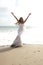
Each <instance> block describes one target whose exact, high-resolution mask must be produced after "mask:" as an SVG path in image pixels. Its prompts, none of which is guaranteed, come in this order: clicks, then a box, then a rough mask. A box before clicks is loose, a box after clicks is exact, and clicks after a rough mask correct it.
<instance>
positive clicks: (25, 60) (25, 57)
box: [0, 44, 43, 65]
mask: <svg viewBox="0 0 43 65" xmlns="http://www.w3.org/2000/svg"><path fill="white" fill-rule="evenodd" d="M0 65H43V45H38V44H37V45H36V44H33V45H32V44H31V45H23V47H18V48H11V47H9V46H7V47H6V46H5V47H4V46H3V47H0Z"/></svg>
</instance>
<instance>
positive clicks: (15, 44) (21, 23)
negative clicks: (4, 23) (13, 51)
mask: <svg viewBox="0 0 43 65" xmlns="http://www.w3.org/2000/svg"><path fill="white" fill-rule="evenodd" d="M11 14H12V15H13V16H14V18H15V19H16V20H17V23H16V24H18V26H19V28H18V35H17V37H16V39H15V40H14V41H13V44H12V45H11V47H14V48H16V47H21V46H22V41H21V38H20V36H21V34H22V32H23V27H24V23H25V22H26V21H27V19H28V17H29V16H30V15H31V13H29V14H28V16H27V18H26V19H25V20H23V18H22V17H20V19H17V17H16V16H15V15H14V13H13V12H11Z"/></svg>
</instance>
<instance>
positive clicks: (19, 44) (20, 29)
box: [11, 24, 24, 47]
mask: <svg viewBox="0 0 43 65" xmlns="http://www.w3.org/2000/svg"><path fill="white" fill-rule="evenodd" d="M18 27H19V28H18V35H17V37H16V39H15V40H14V41H13V44H12V45H11V47H18V46H22V41H21V34H22V32H23V27H24V24H18Z"/></svg>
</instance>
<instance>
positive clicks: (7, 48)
mask: <svg viewBox="0 0 43 65" xmlns="http://www.w3.org/2000/svg"><path fill="white" fill-rule="evenodd" d="M12 49H14V48H12V47H11V46H0V53H1V52H7V51H10V50H12Z"/></svg>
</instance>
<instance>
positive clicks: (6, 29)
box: [0, 26, 43, 46]
mask: <svg viewBox="0 0 43 65" xmlns="http://www.w3.org/2000/svg"><path fill="white" fill-rule="evenodd" d="M17 34H18V27H17V26H0V46H2V45H11V44H12V43H13V41H14V40H15V39H16V37H17ZM21 41H22V43H23V44H43V29H42V28H40V27H34V26H25V27H24V31H23V33H22V35H21Z"/></svg>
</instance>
